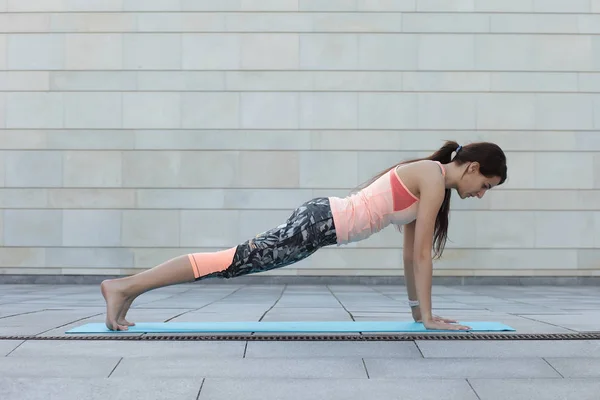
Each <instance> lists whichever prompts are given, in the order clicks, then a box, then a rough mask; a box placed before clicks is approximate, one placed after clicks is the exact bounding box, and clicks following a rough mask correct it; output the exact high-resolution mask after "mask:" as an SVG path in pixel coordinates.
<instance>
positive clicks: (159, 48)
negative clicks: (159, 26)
mask: <svg viewBox="0 0 600 400" xmlns="http://www.w3.org/2000/svg"><path fill="white" fill-rule="evenodd" d="M123 68H124V69H152V70H155V69H159V70H160V69H167V70H176V69H181V35H180V34H177V33H144V34H126V35H123Z"/></svg>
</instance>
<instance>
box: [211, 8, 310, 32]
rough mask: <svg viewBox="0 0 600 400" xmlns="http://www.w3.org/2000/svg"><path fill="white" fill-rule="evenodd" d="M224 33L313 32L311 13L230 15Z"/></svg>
mask: <svg viewBox="0 0 600 400" xmlns="http://www.w3.org/2000/svg"><path fill="white" fill-rule="evenodd" d="M224 18H225V23H224V24H225V28H223V30H224V31H229V32H312V31H313V17H312V15H311V14H309V13H258V12H244V13H228V14H226V15H225V17H224Z"/></svg>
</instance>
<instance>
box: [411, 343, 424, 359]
mask: <svg viewBox="0 0 600 400" xmlns="http://www.w3.org/2000/svg"><path fill="white" fill-rule="evenodd" d="M413 343H414V344H415V347H416V348H417V350H419V354H420V355H421V358H425V355H424V354H423V351H421V348H420V347H419V343H417V341H416V340H413Z"/></svg>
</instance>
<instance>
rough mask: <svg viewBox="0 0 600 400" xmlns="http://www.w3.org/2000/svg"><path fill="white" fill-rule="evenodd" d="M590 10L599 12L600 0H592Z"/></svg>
mask: <svg viewBox="0 0 600 400" xmlns="http://www.w3.org/2000/svg"><path fill="white" fill-rule="evenodd" d="M592 12H593V13H600V0H592Z"/></svg>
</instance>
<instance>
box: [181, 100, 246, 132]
mask: <svg viewBox="0 0 600 400" xmlns="http://www.w3.org/2000/svg"><path fill="white" fill-rule="evenodd" d="M181 118H182V121H181V125H182V127H183V128H185V129H193V128H201V129H211V128H220V129H227V128H238V127H239V124H240V95H239V93H234V92H221V93H182V94H181Z"/></svg>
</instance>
